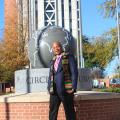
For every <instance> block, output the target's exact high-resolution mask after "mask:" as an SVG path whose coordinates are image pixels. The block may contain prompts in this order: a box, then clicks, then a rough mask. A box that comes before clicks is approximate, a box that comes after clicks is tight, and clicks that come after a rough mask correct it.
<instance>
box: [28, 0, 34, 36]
mask: <svg viewBox="0 0 120 120" xmlns="http://www.w3.org/2000/svg"><path fill="white" fill-rule="evenodd" d="M34 31H35V0H29V34H30V37H31V35H32V33H33V32H34Z"/></svg>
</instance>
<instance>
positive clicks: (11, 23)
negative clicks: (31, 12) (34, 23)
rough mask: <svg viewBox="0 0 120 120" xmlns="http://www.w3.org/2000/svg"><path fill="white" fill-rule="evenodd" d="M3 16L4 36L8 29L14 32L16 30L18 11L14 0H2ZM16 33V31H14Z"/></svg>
mask: <svg viewBox="0 0 120 120" xmlns="http://www.w3.org/2000/svg"><path fill="white" fill-rule="evenodd" d="M4 13H5V14H4V17H5V26H4V30H5V32H4V33H5V38H6V36H7V34H8V32H6V31H8V30H12V31H13V32H14V33H15V32H16V31H17V24H18V12H17V5H16V0H4ZM16 34H17V32H16Z"/></svg>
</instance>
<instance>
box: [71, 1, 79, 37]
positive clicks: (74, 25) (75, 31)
mask: <svg viewBox="0 0 120 120" xmlns="http://www.w3.org/2000/svg"><path fill="white" fill-rule="evenodd" d="M71 12H72V35H73V37H74V38H75V39H78V25H77V24H78V23H77V21H78V20H77V0H71Z"/></svg>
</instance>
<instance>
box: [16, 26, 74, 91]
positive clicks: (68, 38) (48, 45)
mask: <svg viewBox="0 0 120 120" xmlns="http://www.w3.org/2000/svg"><path fill="white" fill-rule="evenodd" d="M55 41H60V42H61V44H62V47H63V49H64V51H67V52H68V51H69V52H72V53H75V48H76V43H75V41H74V39H73V37H72V35H71V34H70V33H69V32H68V31H67V30H65V29H64V28H61V27H58V26H47V27H44V28H43V29H41V30H38V31H35V32H34V33H33V35H32V38H31V39H30V40H29V43H28V55H29V59H30V63H31V65H30V66H31V67H30V68H28V69H23V70H18V71H15V92H16V93H30V92H46V91H47V81H48V77H49V76H48V74H49V62H50V60H51V59H52V56H53V53H52V43H53V42H55Z"/></svg>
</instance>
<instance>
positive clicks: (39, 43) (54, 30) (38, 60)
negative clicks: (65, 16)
mask: <svg viewBox="0 0 120 120" xmlns="http://www.w3.org/2000/svg"><path fill="white" fill-rule="evenodd" d="M55 41H59V42H61V44H62V47H63V50H64V51H67V52H70V53H74V52H75V48H76V46H75V41H74V39H73V37H72V35H71V34H70V33H69V32H68V31H67V30H65V29H63V28H60V27H58V26H48V27H45V28H44V29H42V30H40V31H36V32H35V33H33V37H32V39H31V40H29V45H28V46H29V47H28V54H29V59H30V62H31V64H32V66H33V67H34V68H40V67H48V66H49V61H50V60H51V59H52V57H53V53H52V44H53V42H55Z"/></svg>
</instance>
